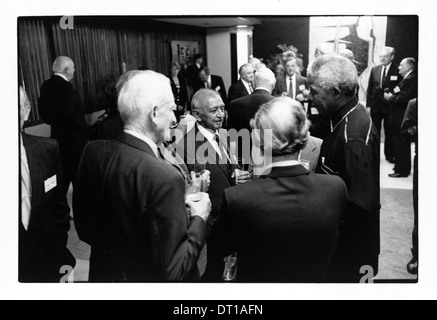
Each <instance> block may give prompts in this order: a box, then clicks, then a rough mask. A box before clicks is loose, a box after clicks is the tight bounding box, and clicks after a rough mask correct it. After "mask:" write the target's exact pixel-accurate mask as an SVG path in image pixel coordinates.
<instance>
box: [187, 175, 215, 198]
mask: <svg viewBox="0 0 437 320" xmlns="http://www.w3.org/2000/svg"><path fill="white" fill-rule="evenodd" d="M190 175H191V184H190V186H189V187H188V190H187V194H191V193H197V192H208V190H209V186H210V184H211V178H210V177H211V172H210V171H209V170H205V171H204V172H203V173H202V175H201V176H200V177H196V174H195V173H194V171H191V173H190Z"/></svg>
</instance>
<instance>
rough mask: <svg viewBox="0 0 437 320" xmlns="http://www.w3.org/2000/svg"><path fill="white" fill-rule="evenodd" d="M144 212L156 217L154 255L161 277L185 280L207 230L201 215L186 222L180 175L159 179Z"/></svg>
mask: <svg viewBox="0 0 437 320" xmlns="http://www.w3.org/2000/svg"><path fill="white" fill-rule="evenodd" d="M161 181H162V183H161V184H160V185H159V186H158V187H157V190H156V193H155V195H154V197H153V201H152V202H151V203H150V205H149V210H150V212H148V213H147V214H148V215H149V214H151V215H152V217H155V227H156V231H157V234H158V236H159V243H158V244H157V245H156V247H155V250H159V252H155V254H154V256H155V257H159V261H157V263H158V264H159V265H160V266H161V269H162V271H163V276H164V278H165V279H166V280H169V281H183V280H186V279H187V278H188V277H189V275H190V274H191V273H192V272H193V269H194V268H196V267H197V260H198V257H199V254H200V252H201V250H202V248H203V245H204V243H205V241H206V238H207V235H208V231H207V228H206V224H205V222H204V221H203V220H202V219H201V218H200V217H192V218H190V220H189V221H188V218H187V211H186V209H185V203H184V200H183V199H185V183H184V180H183V179H181V177H180V176H179V175H172V176H169V177H167V178H165V179H162V180H161Z"/></svg>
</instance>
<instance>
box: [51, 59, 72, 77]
mask: <svg viewBox="0 0 437 320" xmlns="http://www.w3.org/2000/svg"><path fill="white" fill-rule="evenodd" d="M73 65H74V62H73V60H71V58H69V57H66V56H59V57H57V58H56V59H55V61H54V62H53V66H52V70H53V72H54V73H65V72H66V69H67V68H69V67H72V66H73Z"/></svg>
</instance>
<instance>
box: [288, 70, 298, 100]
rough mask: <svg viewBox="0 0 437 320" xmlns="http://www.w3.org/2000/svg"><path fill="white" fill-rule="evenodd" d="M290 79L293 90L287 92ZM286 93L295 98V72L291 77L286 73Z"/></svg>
mask: <svg viewBox="0 0 437 320" xmlns="http://www.w3.org/2000/svg"><path fill="white" fill-rule="evenodd" d="M290 81H293V92H288V91H289V90H290ZM286 82H287V93H288V96H289V97H290V98H292V99H296V74H294V75H293V76H292V77H291V79H290V76H288V75H287V79H286Z"/></svg>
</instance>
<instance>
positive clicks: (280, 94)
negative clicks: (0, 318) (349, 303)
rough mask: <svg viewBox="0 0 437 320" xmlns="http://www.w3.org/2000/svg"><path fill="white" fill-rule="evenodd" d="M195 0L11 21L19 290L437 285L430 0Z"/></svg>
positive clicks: (382, 290)
mask: <svg viewBox="0 0 437 320" xmlns="http://www.w3.org/2000/svg"><path fill="white" fill-rule="evenodd" d="M167 2H169V5H168V6H165V5H164V3H167ZM191 2H193V3H192V5H193V8H188V9H187V8H184V9H183V10H182V11H180V13H179V10H178V9H177V7H178V6H180V5H182V3H179V2H176V1H164V2H162V1H161V4H159V3H158V2H157V1H153V2H152V3H153V6H151V4H149V5H150V7H149V6H148V5H147V4H146V3H145V2H144V3H143V2H137V1H134V2H133V3H132V4H129V5H126V7H122V5H121V4H114V6H115V7H114V8H107V9H103V8H101V7H100V8H99V7H98V6H96V5H90V8H91V9H90V10H84V8H81V7H80V6H79V8H77V7H76V6H77V5H78V4H76V5H75V6H74V8H73V6H72V5H71V3H69V4H65V6H64V5H63V4H57V5H56V6H55V7H54V8H47V9H44V8H41V7H38V6H36V5H34V6H31V7H30V8H20V7H16V8H14V10H13V15H12V17H10V18H9V19H8V20H7V21H6V22H5V21H4V24H5V26H6V27H9V28H10V29H11V30H9V31H14V30H15V31H16V32H15V33H14V32H8V33H11V35H10V39H8V40H9V42H8V46H10V47H11V48H9V49H10V50H9V51H10V52H11V54H10V55H8V57H7V58H6V57H5V58H4V59H3V60H4V61H5V62H6V65H8V64H11V65H10V66H7V67H8V72H11V73H12V74H11V75H9V76H6V78H10V80H9V81H8V82H9V83H8V84H7V85H5V88H7V91H6V92H5V93H6V95H7V96H8V99H7V105H8V108H7V109H10V110H8V112H10V116H9V117H8V121H7V122H9V123H8V124H7V125H8V128H7V130H6V132H5V133H4V137H5V138H6V140H7V146H8V147H7V149H5V155H6V153H7V154H9V156H10V157H11V159H10V161H9V160H8V161H9V162H8V164H5V165H2V167H3V170H4V171H5V182H6V183H5V187H4V189H3V186H2V198H3V196H5V209H4V210H2V211H4V213H5V214H6V215H7V216H8V217H7V221H5V222H4V223H3V224H4V226H5V229H6V230H8V233H7V235H5V240H3V239H2V241H1V242H2V243H4V245H5V247H6V246H7V247H8V248H7V250H5V255H7V256H8V257H7V258H6V259H7V260H8V261H9V260H10V259H12V260H11V263H8V267H6V266H4V269H5V270H4V271H2V272H0V273H1V278H2V280H3V278H4V279H5V282H6V283H7V284H9V285H10V286H11V289H10V295H11V296H15V295H17V296H20V292H22V291H23V290H24V291H26V292H27V293H26V295H28V296H29V298H31V297H33V294H35V292H38V291H39V290H38V288H39V287H41V286H42V287H45V286H47V285H49V286H50V287H49V288H50V289H53V292H52V291H51V290H48V291H47V292H45V294H47V295H48V297H51V298H54V299H63V297H60V296H59V293H60V292H63V293H65V294H66V295H73V299H76V298H78V297H77V296H74V295H75V294H76V295H83V297H85V298H90V299H92V298H93V297H94V296H93V294H96V293H97V292H101V289H102V287H100V285H104V286H105V288H107V292H106V293H104V294H103V296H102V297H99V298H103V299H105V298H106V299H113V298H115V297H116V296H122V298H125V297H128V296H129V297H130V298H134V299H160V298H162V299H172V300H187V299H188V300H192V299H194V300H211V299H215V300H220V299H225V300H230V299H242V300H248V301H249V300H263V299H275V298H276V299H278V300H283V299H286V300H288V299H305V298H309V299H336V298H340V299H355V298H358V297H360V298H366V299H375V298H376V299H392V298H393V299H397V298H398V299H415V298H416V297H419V296H422V297H428V295H427V294H429V293H430V292H432V291H434V292H435V289H436V284H437V283H436V279H435V277H434V276H433V274H435V267H436V266H435V256H436V250H435V249H436V242H435V241H436V239H435V227H436V217H434V212H435V210H436V207H435V199H434V198H435V186H434V184H433V183H432V182H433V181H434V176H435V174H436V170H435V169H434V167H435V165H434V164H433V162H434V161H433V160H434V159H435V155H436V152H435V145H436V143H435V141H432V140H431V141H428V140H430V139H433V131H432V128H433V126H435V124H433V122H432V121H433V120H432V119H435V118H434V117H433V114H434V113H435V110H434V111H433V110H431V109H433V108H432V102H433V101H432V100H430V96H431V97H432V90H433V88H432V87H433V86H432V83H435V76H434V75H433V74H432V72H430V70H431V69H432V66H431V65H430V64H431V63H432V60H430V59H429V57H428V55H429V54H430V53H431V52H432V50H433V49H432V48H434V49H435V48H436V43H435V42H436V41H435V37H434V36H433V31H432V26H430V25H429V24H430V21H429V20H430V15H432V13H431V12H427V11H426V8H428V7H432V6H431V5H430V1H424V3H423V4H422V5H423V7H421V8H418V9H415V8H409V7H408V8H407V7H403V6H399V7H392V8H390V4H395V3H403V4H405V3H406V1H401V2H394V1H388V3H386V4H380V3H377V2H376V1H370V2H369V3H368V4H367V7H365V4H364V3H361V4H359V5H358V7H357V8H350V11H345V10H344V9H342V7H341V5H343V6H351V5H352V4H351V3H347V2H344V1H338V2H339V6H338V9H336V7H335V6H326V7H325V8H322V7H317V6H316V5H315V4H313V5H314V6H315V7H314V10H312V9H311V8H312V5H309V7H308V5H306V8H305V9H302V8H300V9H299V8H298V9H296V4H294V5H293V4H292V3H288V2H286V1H281V0H278V1H255V2H250V4H248V3H247V2H245V1H243V2H242V3H240V4H238V5H235V7H234V8H230V9H226V7H224V8H221V9H218V7H219V5H218V4H217V3H213V4H211V6H208V5H207V4H206V3H205V2H196V1H188V3H184V7H185V6H187V4H191ZM293 3H294V1H293ZM315 3H317V1H316V2H315ZM226 4H227V5H228V6H232V5H231V4H230V3H229V2H226ZM135 5H137V6H138V8H137V10H133V9H134V8H135ZM196 5H197V7H196ZM301 5H302V4H301ZM378 5H381V6H382V7H381V8H378ZM418 5H419V4H418ZM202 6H204V8H203V7H202ZM253 6H255V7H256V6H260V7H259V8H255V9H253ZM297 7H299V6H297ZM362 7H363V8H364V7H365V8H366V9H365V10H362V11H360V10H359V8H362ZM250 9H253V10H250ZM409 9H411V10H409ZM301 11H303V12H301ZM431 20H432V18H431ZM432 23H434V24H435V22H432ZM2 24H3V23H2ZM2 26H3V25H2ZM4 31H6V30H4ZM6 59H7V60H6ZM419 95H420V98H419ZM419 100H420V101H423V104H424V110H422V111H420V113H419V111H418V103H419V102H418V101H419ZM14 103H15V105H16V106H17V109H13V108H10V105H14ZM419 118H420V126H419ZM422 124H423V125H422ZM419 131H420V134H419ZM419 135H420V138H419ZM419 140H420V142H421V143H420V144H421V148H420V151H419V147H418V145H419ZM422 146H423V147H422ZM428 146H431V147H429V148H427V147H428ZM419 152H420V156H419ZM422 152H423V158H422ZM419 159H420V161H419ZM9 164H10V165H9ZM419 167H420V171H419ZM419 172H420V175H419ZM9 180H11V183H8V182H7V181H9ZM7 198H8V199H7ZM6 199H7V202H6ZM2 202H3V201H2ZM9 202H11V203H9ZM419 211H420V214H421V215H420V217H421V219H419ZM422 217H423V220H422ZM17 222H18V224H17ZM419 226H420V228H419ZM12 239H13V241H11V240H12ZM419 243H420V245H419ZM2 246H3V244H2ZM9 253H10V257H9ZM9 264H10V265H11V266H10V267H9ZM84 286H86V287H84ZM138 286H141V287H142V288H145V290H146V291H148V292H147V293H144V292H142V291H141V290H139V289H138ZM141 287H140V288H141ZM128 288H131V289H133V290H130V289H128ZM134 288H135V289H134ZM29 289H30V290H29ZM33 290H35V292H33ZM84 291H86V292H84ZM169 291H170V292H169ZM203 291H204V292H203ZM191 292H192V296H191ZM201 292H203V293H201ZM206 292H208V293H206ZM351 292H354V293H356V295H353V294H351ZM178 293H179V295H178ZM187 293H188V294H189V295H190V296H189V297H187V296H186V294H187ZM273 293H274V295H273V296H272V295H270V294H273ZM413 293H414V294H413ZM3 294H4V295H5V296H7V292H6V290H5V293H3V292H2V295H3ZM276 294H277V297H276V296H275V295H276ZM434 298H435V297H434ZM196 308H197V307H193V308H189V307H188V306H187V307H184V306H183V305H182V304H180V305H175V306H174V309H173V307H171V313H173V315H182V314H185V315H187V314H190V315H196V316H197V315H200V316H202V313H203V316H205V315H206V314H211V313H215V312H216V311H217V312H221V311H223V313H218V314H228V315H231V314H233V313H232V312H237V313H235V314H256V313H257V312H258V313H259V314H262V310H263V309H262V306H261V305H252V304H251V305H248V306H245V305H242V306H237V305H235V308H230V307H229V306H228V307H226V308H227V309H226V308H225V306H223V305H220V306H216V307H215V308H214V309H216V310H212V309H211V307H209V310H207V308H206V307H205V309H202V308H201V307H200V305H199V309H196ZM264 310H265V308H264ZM197 312H199V314H197ZM203 316H202V317H203Z"/></svg>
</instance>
